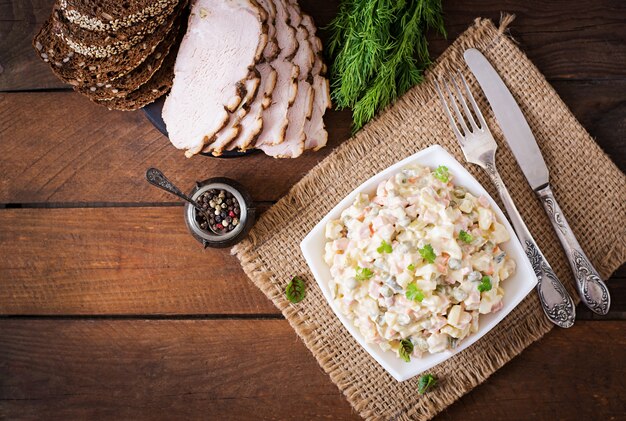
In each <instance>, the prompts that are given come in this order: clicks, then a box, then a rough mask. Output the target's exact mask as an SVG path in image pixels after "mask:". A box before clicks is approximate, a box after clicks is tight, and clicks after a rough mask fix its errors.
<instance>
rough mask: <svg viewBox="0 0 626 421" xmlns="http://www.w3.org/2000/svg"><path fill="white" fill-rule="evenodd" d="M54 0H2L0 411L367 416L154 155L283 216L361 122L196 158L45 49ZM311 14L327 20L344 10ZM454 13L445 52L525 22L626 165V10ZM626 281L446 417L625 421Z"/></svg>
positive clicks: (544, 7)
mask: <svg viewBox="0 0 626 421" xmlns="http://www.w3.org/2000/svg"><path fill="white" fill-rule="evenodd" d="M51 4H52V1H51V0H30V1H10V0H3V1H1V2H0V91H1V93H0V174H1V179H0V419H64V420H67V419H115V420H118V419H133V420H134V419H168V420H169V419H219V420H228V419H236V420H239V419H251V420H256V419H276V420H283V419H293V420H303V419H331V420H348V419H358V418H359V417H358V416H357V415H356V414H355V413H354V412H353V411H352V410H351V407H350V405H349V404H348V403H347V401H346V400H345V399H344V397H343V396H342V395H341V393H340V392H339V390H338V389H337V388H336V387H335V386H334V385H333V384H332V383H331V381H330V379H329V378H328V377H327V376H326V375H325V374H324V373H323V372H322V370H321V369H320V368H319V366H318V365H317V363H316V362H315V360H314V358H313V357H312V355H311V354H310V353H309V352H308V351H307V349H306V348H305V346H304V345H303V344H302V342H301V341H300V340H299V339H298V338H297V336H296V334H295V333H294V332H293V330H292V329H291V328H290V326H289V325H288V323H287V322H286V321H285V320H284V318H283V317H282V315H281V314H280V312H279V311H278V310H277V309H276V308H275V307H274V306H273V305H272V303H271V302H270V301H268V300H267V299H266V298H265V296H264V295H263V294H262V293H261V292H260V291H259V290H257V289H256V287H255V286H254V285H253V284H252V283H251V282H250V281H249V280H248V279H247V278H246V276H245V275H244V273H243V272H242V270H241V269H240V267H239V265H238V262H237V261H236V259H235V258H234V257H232V256H231V255H230V254H229V252H228V251H226V250H206V251H203V250H202V249H201V248H200V247H199V245H198V244H197V243H195V241H194V240H193V239H192V238H191V236H189V235H188V234H187V232H186V229H185V226H184V224H183V219H182V207H181V203H179V202H178V201H176V200H174V199H173V198H172V197H171V196H168V195H167V194H165V193H163V192H161V191H159V190H157V189H155V188H152V187H149V186H148V185H147V183H146V182H145V181H144V172H145V170H146V169H147V168H148V167H150V166H157V167H159V168H161V169H162V170H163V171H164V172H165V173H166V174H168V175H169V176H171V178H172V179H173V180H175V181H176V182H177V183H179V184H180V185H181V186H191V185H192V183H193V181H194V180H198V179H204V178H208V177H211V176H228V177H231V178H234V179H237V180H239V181H241V182H242V183H243V185H244V186H245V187H246V188H247V189H249V190H250V192H251V193H252V195H253V196H254V198H255V199H256V200H257V201H258V202H260V204H261V207H262V208H267V207H269V206H270V205H271V204H272V203H274V202H275V201H277V200H278V199H279V198H280V197H281V196H283V195H284V194H285V193H286V192H287V191H288V189H289V188H290V187H291V186H292V185H293V184H294V183H295V182H297V181H298V180H299V179H300V178H301V177H302V176H303V175H304V174H306V173H307V171H308V170H309V169H310V168H312V167H313V166H314V165H315V164H316V163H317V162H319V161H320V160H321V159H322V158H324V157H325V156H326V155H328V154H329V153H330V152H331V150H332V149H333V148H334V147H336V146H337V145H338V144H339V143H341V142H342V141H343V140H345V139H347V138H348V136H349V131H350V129H349V124H350V116H349V114H348V113H347V112H330V113H329V114H328V116H327V119H326V122H327V126H328V128H329V132H330V143H329V146H328V147H327V148H325V149H324V150H323V151H321V152H319V153H316V154H307V155H305V156H303V157H302V158H299V159H297V160H291V161H290V160H282V161H277V160H273V159H271V158H268V157H265V156H263V155H262V154H257V155H253V156H249V157H245V158H241V159H233V160H220V159H207V158H202V157H195V158H193V159H185V158H184V157H183V155H182V153H181V152H180V151H178V150H176V149H175V148H174V147H172V146H171V145H170V144H169V142H168V141H167V139H166V138H165V137H163V136H162V135H161V134H160V133H159V132H157V131H156V130H155V129H154V128H153V127H152V126H151V125H150V124H149V123H148V121H147V120H146V118H145V116H144V115H143V113H141V112H132V113H124V112H111V111H108V110H106V109H104V108H102V107H99V106H96V105H94V104H92V103H91V102H89V101H88V100H86V99H85V98H83V97H82V96H80V95H78V94H76V93H74V92H72V91H71V90H69V89H68V87H67V86H66V85H64V84H62V83H61V82H59V81H58V80H57V79H55V77H54V76H53V74H52V73H51V71H50V69H49V68H48V67H47V65H45V64H44V63H42V62H40V61H39V60H38V58H37V57H36V55H35V54H34V53H33V51H32V48H31V47H30V43H31V39H32V36H33V35H34V33H35V32H36V31H37V29H38V27H39V26H40V25H41V23H42V22H43V21H44V19H45V18H46V17H47V15H48V14H49V13H50V9H51ZM302 7H303V9H304V10H305V11H307V12H309V13H310V14H312V15H313V17H314V18H315V19H316V21H317V23H318V25H319V26H320V27H321V26H323V25H325V24H326V23H328V22H329V20H330V19H331V17H332V16H333V15H334V13H335V11H336V7H337V5H336V2H333V1H314V0H307V1H302ZM444 9H445V12H446V17H445V21H446V27H447V29H448V31H449V37H448V39H447V40H445V39H441V38H436V37H431V51H432V53H433V57H436V56H437V55H438V54H440V53H441V52H442V51H443V50H444V48H445V47H446V46H447V45H449V43H450V42H451V41H453V40H454V39H455V38H456V37H457V36H458V34H460V33H461V32H462V31H463V30H465V29H466V27H468V25H470V24H471V23H472V21H473V19H474V18H475V17H477V16H484V17H490V18H492V19H494V20H496V21H497V20H498V19H499V16H500V12H501V11H506V12H513V13H515V14H517V19H516V20H515V21H514V22H513V24H512V27H511V33H512V34H513V36H514V37H515V38H516V39H517V40H518V41H519V42H520V45H521V47H522V48H523V49H524V51H526V52H527V54H528V56H529V57H530V58H531V60H533V62H534V63H535V64H536V65H537V67H538V68H539V69H540V70H541V71H542V72H543V73H544V74H545V76H546V77H547V78H548V80H549V81H550V82H551V83H552V85H553V86H554V88H555V89H556V90H557V92H558V93H559V94H560V95H561V97H562V98H563V100H564V101H565V103H566V104H567V105H568V106H569V107H570V108H571V110H572V111H573V113H574V114H575V115H576V117H577V118H578V119H579V120H580V121H581V123H582V124H583V126H585V127H586V128H587V129H588V130H589V132H590V133H591V134H592V135H593V136H594V137H595V138H596V139H597V142H598V143H599V144H600V146H601V147H602V148H603V149H604V150H605V151H606V152H607V153H608V154H609V156H611V158H612V159H613V160H614V161H615V162H616V163H617V165H618V166H619V167H620V168H621V169H622V171H624V170H625V168H626V142H624V139H625V138H626V2H624V1H622V0H600V1H594V2H589V1H584V0H576V1H572V0H568V1H565V0H558V1H541V2H540V1H529V0H506V1H504V0H500V1H496V0H487V1H485V0H463V1H461V0H459V1H451V0H449V1H444ZM581 200H584V198H583V199H581ZM625 222H626V221H625ZM555 241H556V240H555ZM583 242H584V241H583ZM625 277H626V271H625V270H624V268H621V269H620V270H618V271H617V272H616V273H615V274H614V275H613V277H612V278H611V279H610V281H609V286H610V288H611V290H612V294H613V306H612V311H611V313H610V314H609V315H608V316H607V317H603V318H598V317H594V316H593V315H592V314H591V313H590V312H589V311H587V310H586V309H585V308H583V307H579V308H578V321H577V323H576V325H575V327H573V328H572V329H569V330H560V329H555V330H553V331H552V332H551V333H549V334H548V335H546V337H545V338H544V339H542V340H540V341H539V342H538V343H536V344H534V345H532V346H530V347H529V348H528V349H527V350H526V351H524V352H523V353H522V354H521V355H520V356H518V357H517V358H515V359H514V360H513V361H511V362H510V363H509V364H507V365H506V366H505V367H504V368H502V369H501V370H500V371H498V372H497V373H495V374H494V375H493V376H492V377H491V378H489V379H488V380H487V381H486V382H485V383H484V384H483V385H482V386H480V387H478V388H476V389H475V390H473V391H472V392H471V393H469V394H468V395H466V396H464V397H463V398H461V399H460V400H459V401H458V402H456V403H455V404H454V405H452V406H451V407H450V408H448V409H447V410H446V411H444V412H443V413H441V414H440V415H439V416H438V417H437V420H453V419H455V420H461V419H462V420H516V419H518V420H528V419H537V420H552V419H564V420H583V419H585V420H591V419H597V420H605V419H626V406H625V405H626V393H625V391H626V381H625V380H624V379H625V378H626V372H625V369H624V367H625V366H626V351H625V350H626V322H624V317H625V315H626V305H625V301H626V288H625V287H624V278H625ZM434 393H436V392H434Z"/></svg>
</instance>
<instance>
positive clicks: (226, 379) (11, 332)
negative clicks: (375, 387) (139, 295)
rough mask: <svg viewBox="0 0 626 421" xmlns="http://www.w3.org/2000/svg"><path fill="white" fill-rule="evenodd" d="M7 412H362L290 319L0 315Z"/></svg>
mask: <svg viewBox="0 0 626 421" xmlns="http://www.w3.org/2000/svg"><path fill="white" fill-rule="evenodd" d="M0 375H1V378H2V381H1V382H0V418H3V419H22V420H28V419H41V418H46V419H99V420H105V419H116V420H119V419H127V420H139V419H154V420H156V419H164V420H165V419H166V420H172V419H219V420H242V419H273V420H278V419H280V420H285V419H294V420H295V419H299V420H302V419H305V420H309V419H320V418H323V417H333V418H335V419H343V420H348V419H358V417H356V416H355V415H353V414H352V411H351V408H350V405H349V404H348V402H347V401H345V399H344V398H343V396H342V395H341V393H340V391H339V390H338V389H337V388H336V387H335V386H334V385H333V384H332V383H331V381H330V380H329V379H328V377H327V376H326V375H325V374H324V373H323V372H322V370H321V369H320V368H319V366H318V365H317V363H316V361H315V359H314V358H313V357H312V356H311V354H310V352H309V351H308V350H307V349H306V348H305V347H304V345H303V344H302V342H301V341H299V340H298V339H297V338H296V334H295V333H294V332H293V330H292V329H291V328H290V326H289V325H288V323H287V322H286V321H284V320H264V321H254V320H246V321H232V320H223V321H136V320H131V321H105V320H99V321H60V320H56V321H37V320H32V321H11V320H0Z"/></svg>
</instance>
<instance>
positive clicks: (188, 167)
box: [0, 80, 626, 203]
mask: <svg viewBox="0 0 626 421" xmlns="http://www.w3.org/2000/svg"><path fill="white" fill-rule="evenodd" d="M555 87H556V89H557V91H558V93H559V94H560V95H561V96H562V97H563V99H564V101H565V102H566V103H567V104H569V105H570V106H571V107H572V111H573V112H574V114H575V115H576V117H578V118H579V119H580V120H581V122H582V124H583V125H584V126H586V127H587V128H588V130H589V131H590V133H591V134H592V135H593V136H594V137H595V138H596V139H597V141H598V143H599V144H600V145H601V146H602V147H603V148H604V149H605V150H606V151H607V152H608V153H609V154H610V156H611V157H612V158H613V160H614V161H616V163H617V164H618V166H619V167H620V168H621V169H622V170H626V145H625V144H624V142H622V141H621V139H624V138H625V137H626V125H625V124H624V122H625V121H626V120H625V118H626V108H625V106H624V103H625V101H626V80H624V81H614V82H608V81H605V82H584V81H583V82H581V81H574V82H568V81H561V82H558V83H556V84H555ZM33 110H37V111H36V112H33ZM327 115H328V117H327V119H326V124H327V126H328V129H329V132H330V145H329V146H328V147H326V148H324V149H323V150H321V151H319V152H316V153H307V154H305V155H304V156H302V157H300V158H298V159H296V160H276V159H273V158H269V157H267V156H265V155H263V154H255V155H252V156H247V157H243V158H236V159H216V158H205V157H201V156H197V157H193V158H191V159H186V158H184V156H183V154H182V153H181V152H180V151H179V150H177V149H175V148H174V147H173V146H171V144H170V143H169V141H168V140H167V139H166V138H165V137H164V136H162V135H161V134H160V133H158V132H157V131H156V130H155V129H154V128H153V127H152V126H151V125H150V123H149V122H148V121H147V120H146V119H145V117H144V115H143V114H142V113H123V112H110V111H107V110H105V109H102V108H101V107H98V106H96V105H94V104H92V103H90V102H89V101H87V100H86V99H84V98H82V97H81V96H80V95H76V94H74V93H70V92H54V93H52V92H47V93H11V94H0V138H2V140H3V141H2V142H0V156H2V157H3V159H2V160H0V173H2V174H3V175H4V177H3V178H2V180H1V181H0V203H34V202H36V203H51V202H74V203H84V202H98V203H127V202H134V203H154V202H173V201H175V198H173V197H171V196H170V195H168V194H167V193H164V192H162V191H160V190H157V189H155V188H152V187H150V186H148V185H147V183H146V182H145V181H144V172H145V170H146V169H147V168H148V167H150V166H157V167H159V168H161V169H162V170H163V171H164V172H165V173H166V174H167V175H168V176H171V178H172V180H173V181H175V182H176V183H178V184H179V185H180V186H181V187H183V188H184V187H190V186H191V185H192V184H193V182H194V181H195V180H196V179H203V178H208V177H212V176H227V177H231V178H234V179H236V180H239V181H240V182H242V183H243V184H244V186H245V187H246V188H248V189H249V190H250V192H251V193H252V195H253V197H254V198H255V199H256V200H261V201H274V200H277V199H278V198H280V197H282V196H283V195H284V194H285V193H286V192H287V191H288V190H289V188H290V187H291V186H292V185H293V184H294V183H296V182H297V181H298V180H299V179H300V178H301V177H302V176H304V175H305V174H306V173H307V172H308V171H309V170H310V169H311V168H312V167H313V166H314V165H315V164H316V163H317V162H319V161H320V160H321V159H323V158H324V157H325V156H327V155H328V154H329V153H330V152H331V150H332V148H333V147H336V146H337V145H338V144H339V143H340V142H341V141H343V140H344V139H346V138H348V137H349V133H350V121H349V118H350V117H349V113H348V112H329V113H328V114H327ZM433 142H436V139H433Z"/></svg>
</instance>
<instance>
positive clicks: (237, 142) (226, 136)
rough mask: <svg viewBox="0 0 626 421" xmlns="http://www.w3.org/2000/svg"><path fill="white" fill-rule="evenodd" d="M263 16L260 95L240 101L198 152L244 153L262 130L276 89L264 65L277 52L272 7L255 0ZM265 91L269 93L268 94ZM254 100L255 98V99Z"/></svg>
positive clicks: (265, 0)
mask: <svg viewBox="0 0 626 421" xmlns="http://www.w3.org/2000/svg"><path fill="white" fill-rule="evenodd" d="M257 4H258V5H259V6H260V7H262V8H263V11H264V12H265V14H266V16H267V44H266V45H265V49H264V50H263V57H262V61H263V62H262V63H259V64H257V66H256V69H255V73H256V74H257V75H259V78H260V80H259V84H257V87H258V86H261V90H263V91H264V93H263V95H261V96H256V95H254V97H252V96H249V97H248V101H244V102H242V104H244V106H243V107H240V109H239V110H238V111H237V112H236V113H234V114H231V116H230V119H229V121H228V123H227V124H226V126H225V127H224V128H222V129H221V130H220V131H219V133H218V134H217V135H216V136H215V138H214V139H213V140H212V141H211V143H210V144H209V145H208V146H207V147H205V148H204V149H203V150H202V152H205V153H211V154H213V155H215V156H219V155H221V154H222V152H223V151H224V150H226V149H230V150H233V149H239V150H246V149H247V148H248V147H249V146H250V144H251V143H252V142H253V141H254V139H256V137H257V136H258V134H259V132H260V131H261V129H262V128H263V120H262V114H263V110H265V109H267V107H268V105H269V101H271V98H272V93H271V91H272V90H273V89H274V87H275V86H276V71H275V70H274V69H273V68H271V66H270V67H268V65H267V62H270V61H272V60H274V59H275V58H276V57H277V56H278V53H279V52H280V50H279V49H278V42H277V40H276V25H275V24H274V22H275V21H276V8H275V7H274V3H273V2H272V0H257ZM268 89H269V90H270V91H269V92H268ZM255 92H256V91H255ZM256 98H258V99H256Z"/></svg>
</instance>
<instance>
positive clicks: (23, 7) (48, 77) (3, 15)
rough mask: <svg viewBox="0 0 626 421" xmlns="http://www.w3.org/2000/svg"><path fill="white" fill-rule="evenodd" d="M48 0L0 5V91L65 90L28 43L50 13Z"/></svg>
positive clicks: (8, 1)
mask: <svg viewBox="0 0 626 421" xmlns="http://www.w3.org/2000/svg"><path fill="white" fill-rule="evenodd" d="M52 3H53V1H52V0H30V1H10V0H4V1H2V2H0V52H1V54H0V91H7V90H25V89H50V88H68V85H66V84H64V83H63V82H61V81H60V80H59V79H57V78H56V77H55V76H54V74H53V73H52V71H51V70H50V67H49V66H48V64H47V63H44V62H43V61H42V60H41V59H40V58H39V56H38V55H37V54H36V53H35V50H34V49H33V47H32V45H31V43H32V40H33V37H34V36H35V34H37V32H38V31H39V28H40V27H41V25H42V24H43V22H44V21H45V20H46V19H47V18H48V16H49V15H50V12H51V11H52Z"/></svg>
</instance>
